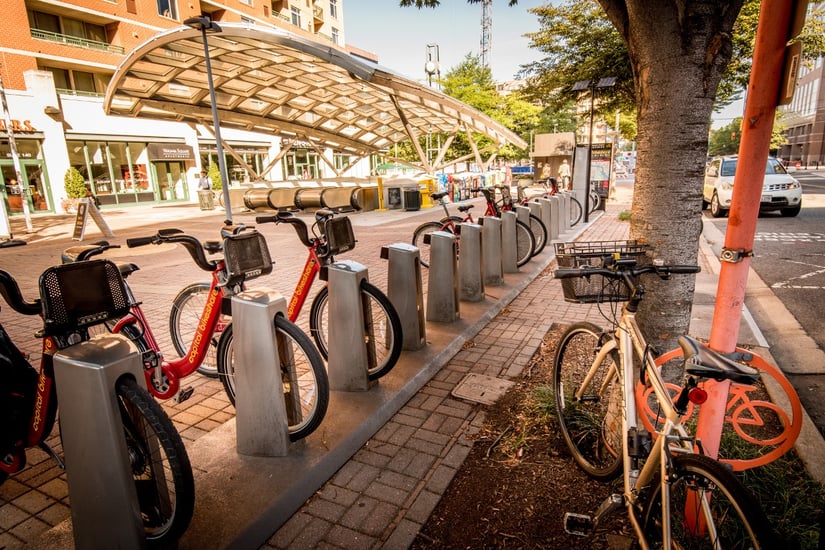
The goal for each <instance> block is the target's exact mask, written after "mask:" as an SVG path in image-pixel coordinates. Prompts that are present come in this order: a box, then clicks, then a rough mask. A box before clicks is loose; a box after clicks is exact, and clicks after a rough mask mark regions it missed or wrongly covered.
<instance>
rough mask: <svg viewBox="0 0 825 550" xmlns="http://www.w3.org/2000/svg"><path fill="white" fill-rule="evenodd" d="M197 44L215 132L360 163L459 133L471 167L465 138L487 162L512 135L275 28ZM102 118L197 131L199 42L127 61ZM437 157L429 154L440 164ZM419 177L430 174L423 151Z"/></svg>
mask: <svg viewBox="0 0 825 550" xmlns="http://www.w3.org/2000/svg"><path fill="white" fill-rule="evenodd" d="M220 25H221V28H222V29H223V31H222V32H220V33H216V34H210V35H208V37H207V41H208V45H209V52H210V60H211V64H212V74H213V77H214V84H215V95H216V102H217V106H218V110H219V115H218V116H219V119H220V124H221V127H222V128H240V129H244V130H251V131H256V132H262V133H267V134H272V135H276V136H279V137H281V138H282V139H283V140H285V142H287V143H292V142H294V141H307V142H309V143H310V144H311V145H312V146H313V147H316V148H326V147H329V148H332V149H334V150H336V151H338V152H343V153H349V154H352V155H356V156H360V157H363V156H367V155H369V154H371V153H374V152H379V151H383V152H384V153H385V154H386V153H388V149H389V148H390V147H391V146H392V145H394V144H395V143H398V142H401V141H405V140H408V139H413V141H414V142H416V143H417V138H418V137H420V136H424V135H427V134H429V133H445V134H448V135H449V136H450V137H449V138H448V139H447V140H446V141H447V143H446V146H447V147H448V146H449V143H451V142H452V138H453V137H454V136H455V135H456V134H458V133H459V132H462V133H466V134H467V135H468V136H469V138H470V140H471V144H472V145H473V149H474V152H475V156H476V157H477V161H479V162H480V163H481V164H484V163H483V162H482V159H481V158H480V153H481V151H480V150H479V149H478V147H476V144H475V140H474V138H473V134H482V135H484V136H486V137H488V138H490V139H491V140H492V142H493V145H492V146H491V147H488V148H487V150H491V151H493V156H494V155H495V152H496V151H497V150H498V149H499V148H500V147H502V146H504V145H507V144H508V143H509V144H513V145H515V146H517V147H521V148H526V147H527V144H526V143H525V142H524V140H522V139H521V138H520V137H519V136H518V135H516V134H515V133H513V132H512V131H510V130H509V129H507V128H506V127H504V126H503V125H501V124H499V123H498V122H496V121H494V120H493V119H491V118H490V117H488V116H486V115H484V114H482V113H480V112H479V111H477V110H475V109H473V108H472V107H469V106H468V105H466V104H464V103H462V102H460V101H458V100H456V99H454V98H451V97H449V96H447V95H444V94H443V93H441V92H438V91H436V90H433V89H431V88H429V87H426V86H423V85H421V84H418V83H416V82H414V81H412V80H409V79H406V78H404V77H401V76H399V75H397V74H394V73H391V72H389V71H387V70H386V69H383V68H381V67H379V66H377V65H373V64H369V63H367V62H364V61H361V60H360V59H358V58H357V57H355V56H352V55H350V54H347V53H345V52H343V51H340V50H338V49H335V48H333V47H331V46H326V45H324V44H321V43H318V42H313V41H310V40H307V39H304V38H301V37H299V36H297V35H294V34H292V33H289V32H287V31H284V30H282V29H276V28H263V27H252V26H247V25H244V24H239V23H234V24H233V23H224V22H221V23H220ZM103 108H104V111H105V112H106V113H107V114H111V115H122V116H135V117H137V116H140V117H148V118H157V119H166V120H178V121H189V122H193V121H194V122H198V123H201V124H204V125H207V126H211V123H212V113H211V105H210V103H209V89H208V84H207V77H206V65H205V60H204V50H203V41H202V34H201V32H200V31H198V30H194V29H190V28H189V27H179V28H175V29H170V30H168V31H165V32H162V33H160V34H158V35H156V36H154V37H153V38H151V39H150V40H148V41H147V42H145V43H144V44H142V45H141V46H139V47H137V48H136V49H135V50H134V51H132V52H131V53H130V54H129V55H128V56H127V57H126V59H124V61H123V62H122V63H121V65H120V67H118V69H117V71H116V72H115V74H114V76H113V77H112V80H111V82H110V84H109V87H108V89H107V91H106V98H105V101H104V104H103ZM444 152H445V151H443V150H442V151H439V154H438V156H437V158H438V159H439V161H437V162H436V163H435V164H438V163H439V162H440V159H442V158H443V156H444V155H443V153H444ZM418 154H419V157H421V158H420V160H421V167H422V168H423V169H424V170H426V171H428V172H431V171H433V170H434V169H438V168H439V167H438V166H435V165H433V164H431V163H430V162H429V161H428V159H427V157H426V155H425V154H424V151H422V150H421V149H420V148H419V149H418Z"/></svg>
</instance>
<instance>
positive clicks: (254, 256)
mask: <svg viewBox="0 0 825 550" xmlns="http://www.w3.org/2000/svg"><path fill="white" fill-rule="evenodd" d="M223 256H224V261H225V262H226V276H227V282H226V284H228V285H234V284H238V283H242V282H244V281H248V280H250V279H254V278H255V277H260V276H261V275H266V274H267V273H271V272H272V258H271V257H270V256H269V247H268V246H267V245H266V239H265V238H264V236H263V235H261V234H260V233H258V232H257V231H244V232H243V233H240V234H238V235H232V236H230V237H227V238H226V239H224V241H223Z"/></svg>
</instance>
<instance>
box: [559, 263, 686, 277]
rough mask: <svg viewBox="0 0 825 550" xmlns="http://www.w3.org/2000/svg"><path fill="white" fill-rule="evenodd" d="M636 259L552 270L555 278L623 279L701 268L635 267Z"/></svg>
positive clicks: (664, 275) (662, 275) (671, 266)
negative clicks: (594, 276) (597, 276)
mask: <svg viewBox="0 0 825 550" xmlns="http://www.w3.org/2000/svg"><path fill="white" fill-rule="evenodd" d="M635 265H636V260H629V261H628V262H624V261H623V260H617V261H616V263H615V264H614V265H613V267H612V268H608V267H595V266H589V265H582V266H579V267H568V268H560V269H557V270H556V271H554V272H553V277H554V278H556V279H573V278H575V277H589V276H591V275H601V276H603V277H605V278H607V279H614V280H624V278H625V277H626V276H630V277H631V278H634V279H635V278H636V277H638V276H640V275H645V274H647V273H655V274H656V275H658V276H659V277H660V278H662V279H667V278H668V277H670V276H671V275H680V274H688V273H699V272H700V271H701V270H702V268H701V267H699V266H698V265H646V266H642V267H635Z"/></svg>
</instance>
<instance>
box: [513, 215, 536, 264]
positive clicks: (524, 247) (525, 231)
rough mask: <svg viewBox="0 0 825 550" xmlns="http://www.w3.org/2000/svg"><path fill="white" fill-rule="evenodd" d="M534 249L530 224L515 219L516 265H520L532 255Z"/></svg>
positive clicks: (534, 244)
mask: <svg viewBox="0 0 825 550" xmlns="http://www.w3.org/2000/svg"><path fill="white" fill-rule="evenodd" d="M535 249H536V240H535V239H534V238H533V232H532V231H530V226H529V225H527V224H526V223H524V222H520V221H518V220H516V265H517V266H519V267H521V266H523V265H524V264H526V263H527V262H529V261H530V258H532V257H533V251H534V250H535Z"/></svg>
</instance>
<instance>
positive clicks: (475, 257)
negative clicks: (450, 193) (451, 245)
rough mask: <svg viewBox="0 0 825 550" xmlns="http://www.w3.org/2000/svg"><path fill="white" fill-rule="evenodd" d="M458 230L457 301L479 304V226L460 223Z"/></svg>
mask: <svg viewBox="0 0 825 550" xmlns="http://www.w3.org/2000/svg"><path fill="white" fill-rule="evenodd" d="M459 229H460V232H461V254H460V255H459V256H458V287H459V293H458V294H459V299H460V300H463V301H465V302H480V301H482V300H483V299H484V277H483V276H482V257H483V255H482V253H481V226H480V225H478V224H477V223H462V224H461V226H460V228H459Z"/></svg>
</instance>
